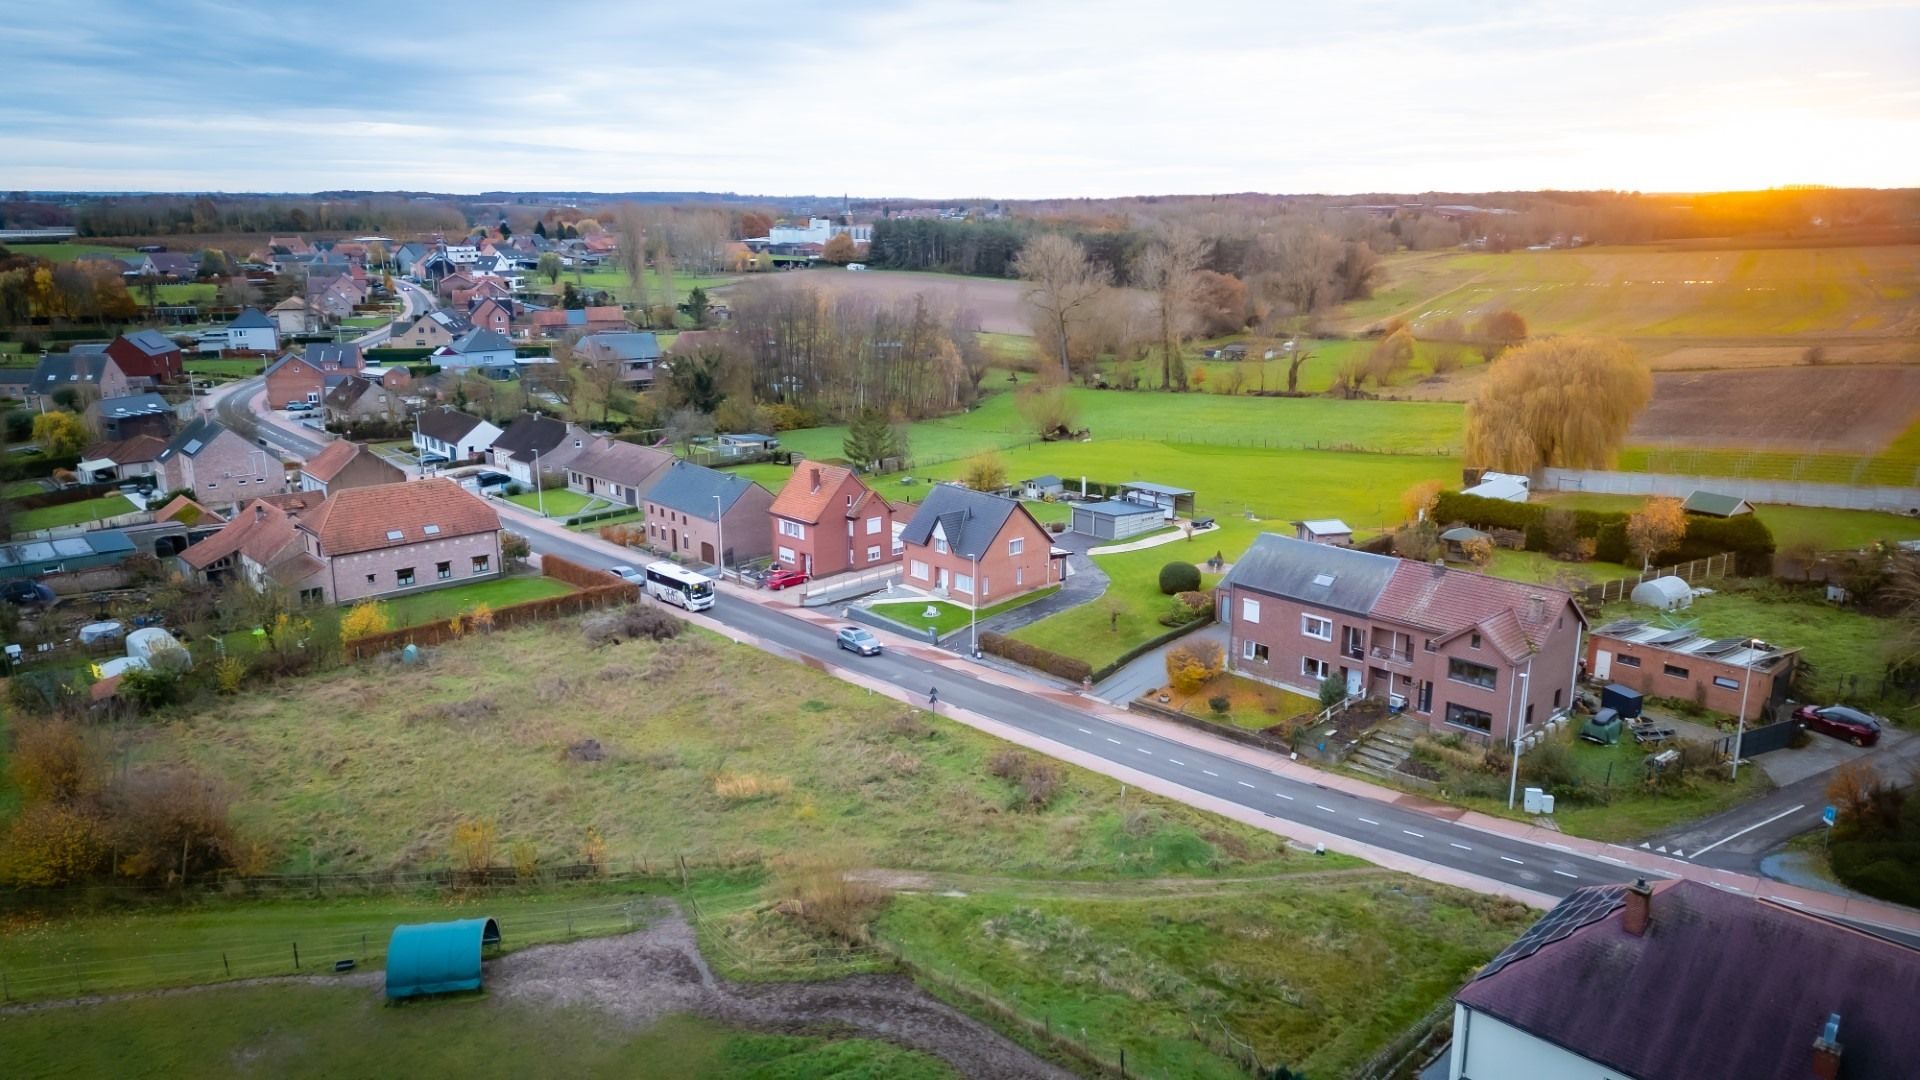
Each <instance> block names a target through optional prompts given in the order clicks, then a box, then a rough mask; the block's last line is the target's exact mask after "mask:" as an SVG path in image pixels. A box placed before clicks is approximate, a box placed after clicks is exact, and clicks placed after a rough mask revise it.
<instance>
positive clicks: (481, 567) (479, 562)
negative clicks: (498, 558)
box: [473, 555, 493, 574]
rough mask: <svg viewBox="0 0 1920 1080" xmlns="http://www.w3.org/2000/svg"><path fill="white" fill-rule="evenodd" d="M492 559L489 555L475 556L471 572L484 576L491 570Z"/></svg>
mask: <svg viewBox="0 0 1920 1080" xmlns="http://www.w3.org/2000/svg"><path fill="white" fill-rule="evenodd" d="M492 558H493V557H492V556H491V555H475V556H474V557H473V572H474V573H476V574H484V573H487V572H488V571H490V570H492V569H493V563H492Z"/></svg>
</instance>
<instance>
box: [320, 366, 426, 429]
mask: <svg viewBox="0 0 1920 1080" xmlns="http://www.w3.org/2000/svg"><path fill="white" fill-rule="evenodd" d="M395 371H397V372H398V373H399V374H401V375H405V374H406V369H405V368H396V369H395ZM401 385H404V382H402V383H401ZM320 405H321V411H322V412H324V413H325V414H326V418H327V422H328V423H329V424H359V423H364V422H366V421H368V420H393V421H398V420H400V419H401V418H403V417H404V416H405V415H406V407H405V406H404V405H403V404H402V403H401V400H400V393H399V391H398V390H391V389H388V388H387V386H386V385H385V384H384V383H383V382H380V381H377V380H374V379H367V378H362V377H361V376H359V375H337V376H335V375H329V376H328V377H327V392H326V393H325V394H324V395H322V396H321V398H320Z"/></svg>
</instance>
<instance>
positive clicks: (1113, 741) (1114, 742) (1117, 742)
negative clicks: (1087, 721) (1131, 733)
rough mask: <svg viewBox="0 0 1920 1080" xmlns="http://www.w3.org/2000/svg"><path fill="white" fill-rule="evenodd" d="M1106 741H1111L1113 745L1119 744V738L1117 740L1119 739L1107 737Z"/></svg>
mask: <svg viewBox="0 0 1920 1080" xmlns="http://www.w3.org/2000/svg"><path fill="white" fill-rule="evenodd" d="M1107 741H1108V742H1110V743H1112V744H1113V745H1115V746H1119V745H1120V740H1119V739H1108V740H1107Z"/></svg>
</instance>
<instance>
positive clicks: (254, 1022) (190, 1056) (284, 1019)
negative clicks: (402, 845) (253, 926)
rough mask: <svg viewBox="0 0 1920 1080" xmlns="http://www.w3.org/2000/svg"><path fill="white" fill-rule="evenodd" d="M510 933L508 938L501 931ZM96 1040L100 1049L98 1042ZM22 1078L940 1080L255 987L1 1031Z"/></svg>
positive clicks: (689, 1038)
mask: <svg viewBox="0 0 1920 1080" xmlns="http://www.w3.org/2000/svg"><path fill="white" fill-rule="evenodd" d="M508 933H511V931H508ZM102 1031H111V1032H113V1037H112V1038H111V1039H102V1038H99V1033H100V1032H102ZM0 1056H4V1057H5V1058H6V1060H7V1062H8V1065H9V1070H10V1071H15V1072H16V1074H17V1075H22V1076H103V1077H104V1076H112V1077H119V1078H127V1080H131V1078H143V1077H152V1078H155V1080H159V1078H164V1077H178V1076H274V1077H316V1078H317V1077H338V1076H402V1075H419V1076H622V1077H640V1078H646V1077H657V1078H668V1077H689V1078H695V1080H753V1078H776V1077H826V1078H842V1080H860V1078H865V1077H882V1076H885V1077H903V1078H908V1080H941V1078H949V1077H952V1076H953V1075H954V1074H953V1071H952V1070H951V1069H949V1068H947V1067H946V1065H945V1064H944V1063H942V1062H941V1061H939V1060H938V1059H936V1058H933V1057H929V1056H927V1055H925V1054H919V1053H914V1052H913V1051H909V1050H904V1049H901V1048H899V1047H896V1046H893V1045H891V1044H889V1043H884V1042H877V1041H874V1040H870V1039H838V1038H820V1037H814V1036H795V1035H762V1034H755V1033H749V1032H746V1031H743V1030H740V1029H736V1028H729V1027H726V1026H724V1025H721V1024H718V1023H714V1022H712V1021H708V1020H702V1019H698V1018H695V1017H692V1016H686V1015H672V1016H668V1017H666V1018H665V1019H663V1020H661V1021H660V1022H658V1023H657V1024H653V1025H651V1026H648V1027H646V1028H644V1029H641V1030H635V1029H634V1028H631V1027H629V1026H627V1025H624V1024H619V1023H615V1022H612V1021H611V1020H610V1019H609V1018H608V1017H607V1016H605V1015H602V1014H599V1013H596V1012H595V1011H594V1010H592V1009H591V1008H587V1007H564V1006H558V1007H542V1006H539V1005H534V1004H523V1003H518V1002H514V1001H512V1000H511V999H501V998H495V997H489V996H485V995H468V996H463V997H454V998H449V999H446V1000H440V1001H428V1002H423V1003H419V1004H412V1005H409V1006H408V1007H407V1008H404V1009H399V1008H389V1007H387V1006H386V1003H385V1002H384V1000H383V999H382V998H381V997H380V996H379V994H378V992H377V991H373V990H368V989H367V988H365V987H359V988H346V987H341V988H337V989H336V988H330V987H319V986H262V987H250V988H246V989H239V988H234V989H225V990H216V991H212V992H209V993H205V994H189V995H183V996H174V997H161V998H145V999H137V1000H132V1001H115V1002H109V1003H106V1004H101V1005H90V1006H87V1007H84V1008H71V1009H54V1010H51V1011H48V1012H42V1013H38V1014H34V1015H32V1016H29V1017H15V1018H12V1019H9V1020H8V1022H7V1023H6V1024H5V1025H4V1027H0Z"/></svg>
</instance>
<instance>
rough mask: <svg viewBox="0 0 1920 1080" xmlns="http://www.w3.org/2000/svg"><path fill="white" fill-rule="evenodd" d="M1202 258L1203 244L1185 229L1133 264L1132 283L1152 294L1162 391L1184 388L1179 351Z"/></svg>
mask: <svg viewBox="0 0 1920 1080" xmlns="http://www.w3.org/2000/svg"><path fill="white" fill-rule="evenodd" d="M1206 255H1207V242H1206V241H1204V240H1202V239H1201V238H1200V237H1199V236H1197V235H1195V234H1194V233H1191V232H1187V231H1185V230H1172V231H1169V232H1168V233H1167V234H1166V235H1165V236H1163V237H1161V238H1159V239H1158V240H1155V241H1154V242H1153V243H1152V244H1150V245H1148V247H1147V249H1146V250H1145V251H1143V252H1141V253H1140V257H1139V258H1137V259H1135V260H1134V262H1133V280H1134V283H1135V284H1137V285H1139V286H1140V287H1141V288H1143V289H1146V290H1147V291H1149V292H1151V293H1153V301H1154V306H1153V311H1154V322H1155V328H1156V329H1157V330H1158V331H1159V344H1160V389H1162V390H1171V389H1180V390H1185V389H1186V388H1187V368H1186V363H1185V361H1184V360H1182V358H1181V355H1180V349H1181V347H1182V346H1183V345H1184V344H1185V343H1186V339H1187V332H1188V328H1189V326H1190V325H1191V322H1192V311H1191V308H1192V303H1193V295H1194V287H1195V284H1196V283H1197V280H1198V277H1197V276H1198V274H1199V272H1200V266H1201V264H1202V263H1203V262H1205V261H1206Z"/></svg>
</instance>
